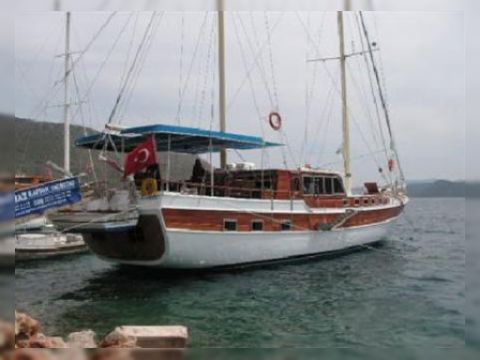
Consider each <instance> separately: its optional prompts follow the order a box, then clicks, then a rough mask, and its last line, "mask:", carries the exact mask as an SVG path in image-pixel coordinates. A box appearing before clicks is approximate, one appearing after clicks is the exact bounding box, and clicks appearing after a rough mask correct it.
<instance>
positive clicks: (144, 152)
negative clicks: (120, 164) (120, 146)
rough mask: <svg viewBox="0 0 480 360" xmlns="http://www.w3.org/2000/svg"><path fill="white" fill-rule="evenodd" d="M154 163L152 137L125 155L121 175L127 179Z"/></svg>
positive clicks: (153, 141)
mask: <svg viewBox="0 0 480 360" xmlns="http://www.w3.org/2000/svg"><path fill="white" fill-rule="evenodd" d="M156 163H157V155H156V146H155V137H154V136H153V135H152V136H150V137H149V138H148V139H147V140H146V141H144V142H143V143H141V144H140V145H138V146H137V147H136V148H135V149H133V150H132V151H131V152H130V153H129V154H128V155H127V157H126V159H125V166H124V172H123V175H124V176H125V177H127V176H128V175H131V174H134V173H136V172H138V171H140V170H143V169H145V168H146V167H148V166H150V165H155V164H156Z"/></svg>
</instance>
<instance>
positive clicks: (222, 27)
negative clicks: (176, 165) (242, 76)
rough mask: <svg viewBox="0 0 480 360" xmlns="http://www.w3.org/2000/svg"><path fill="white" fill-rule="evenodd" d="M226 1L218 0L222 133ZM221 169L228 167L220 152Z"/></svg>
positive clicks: (222, 122)
mask: <svg viewBox="0 0 480 360" xmlns="http://www.w3.org/2000/svg"><path fill="white" fill-rule="evenodd" d="M224 10H225V8H224V0H217V13H218V73H219V76H218V82H219V112H220V131H223V132H225V131H226V129H227V124H226V102H225V19H224ZM220 167H221V168H222V169H225V168H226V167H227V152H226V150H222V151H221V152H220Z"/></svg>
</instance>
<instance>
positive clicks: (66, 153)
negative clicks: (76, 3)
mask: <svg viewBox="0 0 480 360" xmlns="http://www.w3.org/2000/svg"><path fill="white" fill-rule="evenodd" d="M70 15H71V14H70V12H69V11H67V12H66V23H65V80H64V81H65V82H64V94H63V95H64V104H63V126H64V134H63V135H64V142H63V168H64V170H65V173H66V174H70V111H69V110H70V103H69V101H70V100H69V92H68V81H69V77H70Z"/></svg>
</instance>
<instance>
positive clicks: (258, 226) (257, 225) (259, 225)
mask: <svg viewBox="0 0 480 360" xmlns="http://www.w3.org/2000/svg"><path fill="white" fill-rule="evenodd" d="M252 231H263V220H253V221H252Z"/></svg>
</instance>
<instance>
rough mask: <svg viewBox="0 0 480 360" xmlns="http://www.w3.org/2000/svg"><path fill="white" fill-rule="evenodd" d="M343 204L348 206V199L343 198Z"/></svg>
mask: <svg viewBox="0 0 480 360" xmlns="http://www.w3.org/2000/svg"><path fill="white" fill-rule="evenodd" d="M343 206H345V207H347V206H348V199H343Z"/></svg>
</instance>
